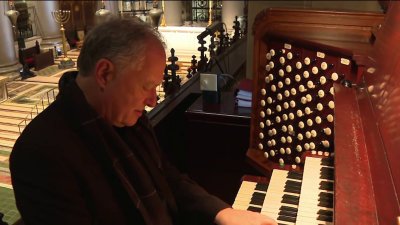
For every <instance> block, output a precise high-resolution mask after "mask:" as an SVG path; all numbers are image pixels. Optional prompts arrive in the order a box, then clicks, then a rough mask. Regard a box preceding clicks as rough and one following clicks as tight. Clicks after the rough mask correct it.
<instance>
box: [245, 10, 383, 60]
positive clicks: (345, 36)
mask: <svg viewBox="0 0 400 225" xmlns="http://www.w3.org/2000/svg"><path fill="white" fill-rule="evenodd" d="M383 18H384V15H383V14H381V13H365V12H337V11H322V10H302V9H280V8H269V9H264V10H263V11H262V12H260V13H259V14H258V15H257V17H256V19H255V22H254V24H253V33H254V34H255V35H257V34H264V33H266V32H267V31H274V32H275V33H282V34H290V35H291V36H294V37H300V38H302V39H305V40H314V41H323V42H325V43H331V44H334V45H333V46H337V47H341V48H348V47H350V48H348V49H349V50H352V51H354V52H355V55H358V54H365V53H366V52H368V51H369V43H370V42H371V38H372V37H371V34H372V28H373V27H375V26H377V25H378V24H381V23H382V22H383ZM256 38H259V37H256V36H255V39H256ZM348 42H351V43H357V44H355V45H349V43H348ZM360 43H364V44H366V45H363V44H360Z"/></svg>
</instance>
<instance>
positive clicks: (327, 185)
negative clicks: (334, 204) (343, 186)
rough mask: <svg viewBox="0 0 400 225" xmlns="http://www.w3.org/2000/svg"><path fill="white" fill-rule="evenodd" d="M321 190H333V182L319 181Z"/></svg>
mask: <svg viewBox="0 0 400 225" xmlns="http://www.w3.org/2000/svg"><path fill="white" fill-rule="evenodd" d="M319 189H320V190H327V191H333V182H328V181H321V182H320V183H319Z"/></svg>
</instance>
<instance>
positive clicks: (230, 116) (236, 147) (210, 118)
mask: <svg viewBox="0 0 400 225" xmlns="http://www.w3.org/2000/svg"><path fill="white" fill-rule="evenodd" d="M185 119H186V135H185V136H186V138H185V139H186V146H187V152H186V159H187V160H186V167H187V172H188V174H189V175H190V176H191V177H192V178H193V179H194V180H195V181H197V182H198V183H199V184H200V185H202V186H203V187H204V188H205V189H206V190H208V191H209V192H210V193H212V194H215V195H217V196H218V197H220V198H221V199H223V200H225V201H226V202H228V203H233V201H234V199H235V196H236V192H237V190H238V189H239V187H240V183H241V177H242V176H243V175H244V174H258V173H257V172H256V171H255V170H253V169H252V168H251V167H250V166H249V165H247V163H246V150H247V148H248V146H249V139H250V136H249V135H250V120H251V108H242V107H237V106H236V104H235V97H234V93H233V92H232V91H230V92H222V94H221V101H220V103H219V104H210V103H207V102H204V101H203V98H202V96H200V97H198V98H197V99H196V101H195V102H194V103H193V104H192V105H191V106H190V107H189V108H188V109H187V110H186V111H185Z"/></svg>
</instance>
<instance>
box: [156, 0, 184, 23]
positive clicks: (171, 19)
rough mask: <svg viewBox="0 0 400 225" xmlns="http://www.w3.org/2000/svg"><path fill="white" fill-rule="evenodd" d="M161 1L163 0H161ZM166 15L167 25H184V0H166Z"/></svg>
mask: <svg viewBox="0 0 400 225" xmlns="http://www.w3.org/2000/svg"><path fill="white" fill-rule="evenodd" d="M160 2H161V1H160ZM164 8H165V12H164V17H165V23H166V25H167V26H182V24H183V22H182V1H169V0H164Z"/></svg>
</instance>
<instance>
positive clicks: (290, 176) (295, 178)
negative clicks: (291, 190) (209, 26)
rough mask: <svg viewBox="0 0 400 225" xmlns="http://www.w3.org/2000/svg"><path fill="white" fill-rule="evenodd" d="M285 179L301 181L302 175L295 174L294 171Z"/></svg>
mask: <svg viewBox="0 0 400 225" xmlns="http://www.w3.org/2000/svg"><path fill="white" fill-rule="evenodd" d="M287 178H290V179H294V180H302V179H303V173H300V172H295V171H289V173H288V175H287Z"/></svg>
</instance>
